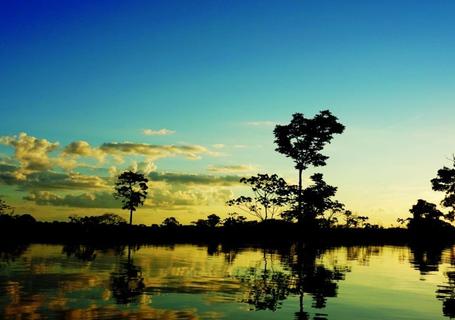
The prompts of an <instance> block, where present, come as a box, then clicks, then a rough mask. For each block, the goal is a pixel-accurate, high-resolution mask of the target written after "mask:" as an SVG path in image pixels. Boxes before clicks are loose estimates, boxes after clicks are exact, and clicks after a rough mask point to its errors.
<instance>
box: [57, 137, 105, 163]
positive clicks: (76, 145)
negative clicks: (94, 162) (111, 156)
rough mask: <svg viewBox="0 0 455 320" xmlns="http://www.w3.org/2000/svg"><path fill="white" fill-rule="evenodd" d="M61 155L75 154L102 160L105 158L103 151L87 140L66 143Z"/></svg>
mask: <svg viewBox="0 0 455 320" xmlns="http://www.w3.org/2000/svg"><path fill="white" fill-rule="evenodd" d="M62 155H63V156H65V155H67V156H75V157H92V158H95V159H98V160H99V161H103V160H104V158H105V153H104V152H103V151H101V150H100V149H97V148H93V147H91V146H90V144H89V143H88V142H87V141H82V140H79V141H74V142H71V143H70V144H69V145H67V146H66V147H65V148H64V149H63V152H62Z"/></svg>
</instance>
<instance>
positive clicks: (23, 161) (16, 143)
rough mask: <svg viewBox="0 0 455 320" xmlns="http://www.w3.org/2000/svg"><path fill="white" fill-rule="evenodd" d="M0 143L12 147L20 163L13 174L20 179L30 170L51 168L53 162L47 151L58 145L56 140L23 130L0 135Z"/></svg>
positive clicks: (49, 151)
mask: <svg viewBox="0 0 455 320" xmlns="http://www.w3.org/2000/svg"><path fill="white" fill-rule="evenodd" d="M0 144H3V145H6V146H10V147H13V148H14V155H15V158H16V160H17V161H18V162H19V163H20V167H19V168H18V169H17V170H16V171H15V175H16V178H17V179H22V180H23V179H26V177H27V175H29V174H30V173H32V172H36V171H44V170H49V169H51V168H52V167H53V166H54V165H55V162H54V161H53V160H52V159H51V158H50V157H49V153H51V152H52V151H55V150H56V149H57V148H58V146H59V144H58V142H50V141H48V140H46V139H38V138H35V137H32V136H29V135H27V134H26V133H24V132H21V133H19V136H3V137H0Z"/></svg>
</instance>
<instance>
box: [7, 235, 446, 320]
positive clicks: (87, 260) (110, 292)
mask: <svg viewBox="0 0 455 320" xmlns="http://www.w3.org/2000/svg"><path fill="white" fill-rule="evenodd" d="M454 257H455V248H451V247H448V248H432V249H431V250H429V249H428V248H418V247H415V248H413V247H394V246H366V247H361V246H353V247H337V248H328V249H327V248H326V249H321V248H314V247H310V246H304V245H293V246H291V247H288V248H281V249H277V248H275V249H271V248H268V249H267V248H266V249H263V248H228V247H223V246H211V247H207V246H195V245H175V246H167V247H166V246H149V247H140V248H130V250H128V248H127V247H117V248H93V247H87V246H62V245H40V244H33V245H24V246H18V247H17V246H16V247H14V246H9V247H5V248H2V249H0V318H5V319H61V318H64V319H116V318H118V319H128V318H129V319H319V320H321V319H350V320H351V319H381V320H382V319H419V320H422V319H431V320H434V319H447V318H449V317H450V316H453V317H455V259H454Z"/></svg>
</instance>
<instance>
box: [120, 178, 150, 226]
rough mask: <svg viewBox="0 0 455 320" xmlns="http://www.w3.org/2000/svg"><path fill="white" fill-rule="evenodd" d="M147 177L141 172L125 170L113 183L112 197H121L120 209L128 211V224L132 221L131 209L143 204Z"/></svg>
mask: <svg viewBox="0 0 455 320" xmlns="http://www.w3.org/2000/svg"><path fill="white" fill-rule="evenodd" d="M147 182H148V179H147V178H145V177H144V175H143V174H142V173H136V172H133V171H125V172H123V173H122V174H120V175H119V176H118V178H117V182H116V183H115V188H114V189H115V193H114V198H116V199H121V201H122V204H123V206H122V209H127V210H129V211H130V225H132V223H133V211H136V208H137V207H138V206H140V205H143V204H144V201H145V198H146V197H147V189H148V186H147Z"/></svg>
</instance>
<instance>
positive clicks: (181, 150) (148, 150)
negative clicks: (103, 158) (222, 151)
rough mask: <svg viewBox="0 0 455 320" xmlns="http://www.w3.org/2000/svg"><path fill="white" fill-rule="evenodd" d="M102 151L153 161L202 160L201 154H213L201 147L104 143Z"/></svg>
mask: <svg viewBox="0 0 455 320" xmlns="http://www.w3.org/2000/svg"><path fill="white" fill-rule="evenodd" d="M100 149H101V150H102V151H103V152H105V153H108V154H112V155H124V154H129V155H143V156H146V157H148V158H150V159H152V160H156V159H160V158H168V157H175V156H183V157H186V158H187V159H190V160H196V159H199V158H200V155H201V154H211V152H210V151H209V150H208V149H207V148H205V147H203V146H200V145H181V146H174V145H153V144H146V143H131V142H123V143H116V142H112V143H103V144H102V145H101V147H100Z"/></svg>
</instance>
